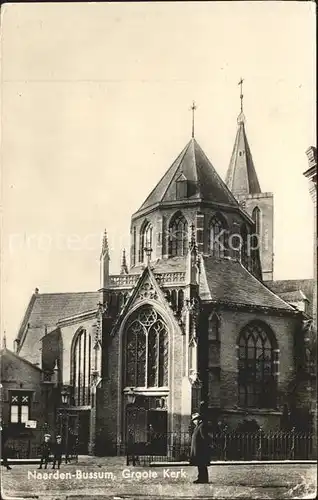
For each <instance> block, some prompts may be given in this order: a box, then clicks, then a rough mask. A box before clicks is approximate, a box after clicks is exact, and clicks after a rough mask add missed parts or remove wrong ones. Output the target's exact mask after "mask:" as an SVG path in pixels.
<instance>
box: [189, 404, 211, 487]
mask: <svg viewBox="0 0 318 500" xmlns="http://www.w3.org/2000/svg"><path fill="white" fill-rule="evenodd" d="M192 423H193V424H194V425H195V428H194V431H193V434H192V440H191V454H190V464H191V465H196V466H197V467H198V479H196V480H195V481H193V482H194V483H196V484H199V483H201V484H204V483H208V482H209V474H208V465H210V454H211V450H210V437H209V435H208V430H207V424H206V422H205V420H203V419H202V417H201V416H200V414H199V413H194V414H193V415H192Z"/></svg>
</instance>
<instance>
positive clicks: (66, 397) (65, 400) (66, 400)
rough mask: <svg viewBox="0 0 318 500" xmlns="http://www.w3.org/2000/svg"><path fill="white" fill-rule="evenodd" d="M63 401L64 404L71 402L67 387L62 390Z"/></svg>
mask: <svg viewBox="0 0 318 500" xmlns="http://www.w3.org/2000/svg"><path fill="white" fill-rule="evenodd" d="M61 401H62V405H63V406H66V405H67V404H69V392H68V390H67V389H66V388H65V387H64V388H63V389H62V390H61Z"/></svg>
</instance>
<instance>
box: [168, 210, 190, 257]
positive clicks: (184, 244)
mask: <svg viewBox="0 0 318 500" xmlns="http://www.w3.org/2000/svg"><path fill="white" fill-rule="evenodd" d="M187 251H188V223H187V221H186V219H185V218H184V216H183V215H182V214H181V213H180V212H178V213H177V214H175V216H174V217H173V218H172V220H171V222H170V226H169V256H170V257H177V256H181V257H182V256H184V255H186V253H187Z"/></svg>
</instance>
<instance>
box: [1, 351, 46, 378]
mask: <svg viewBox="0 0 318 500" xmlns="http://www.w3.org/2000/svg"><path fill="white" fill-rule="evenodd" d="M0 357H1V359H3V357H8V358H9V359H10V358H13V359H14V360H17V361H18V362H21V363H26V364H27V365H28V366H30V367H32V368H34V370H36V371H37V372H41V373H42V372H43V370H42V369H41V368H40V367H39V366H36V365H34V364H33V363H30V361H28V360H27V359H25V358H23V357H22V356H19V355H18V354H16V353H15V352H13V351H11V350H10V349H8V348H7V347H5V348H4V349H1V350H0ZM3 365H4V364H3V363H1V366H2V367H3Z"/></svg>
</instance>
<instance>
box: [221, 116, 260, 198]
mask: <svg viewBox="0 0 318 500" xmlns="http://www.w3.org/2000/svg"><path fill="white" fill-rule="evenodd" d="M225 183H226V185H227V187H228V188H229V189H230V190H231V192H232V193H233V194H234V195H235V196H236V195H242V194H243V195H244V194H245V195H246V194H257V193H261V187H260V184H259V181H258V178H257V174H256V170H255V166H254V162H253V158H252V153H251V150H250V147H249V144H248V140H247V136H246V132H245V124H244V117H243V115H240V116H239V118H238V129H237V133H236V138H235V142H234V147H233V152H232V156H231V160H230V164H229V168H228V170H227V174H226V178H225Z"/></svg>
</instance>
